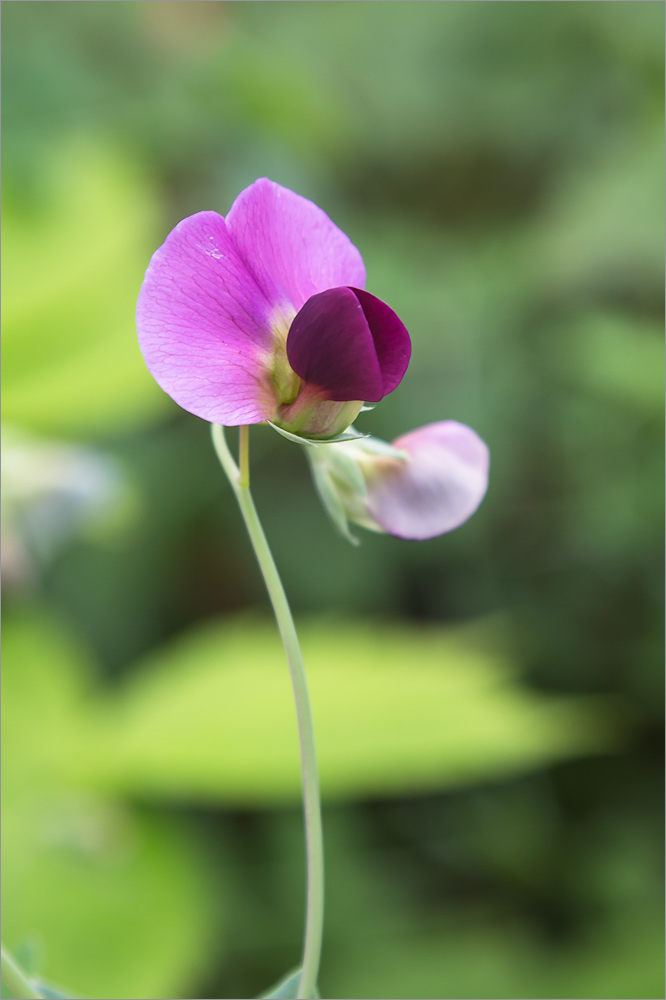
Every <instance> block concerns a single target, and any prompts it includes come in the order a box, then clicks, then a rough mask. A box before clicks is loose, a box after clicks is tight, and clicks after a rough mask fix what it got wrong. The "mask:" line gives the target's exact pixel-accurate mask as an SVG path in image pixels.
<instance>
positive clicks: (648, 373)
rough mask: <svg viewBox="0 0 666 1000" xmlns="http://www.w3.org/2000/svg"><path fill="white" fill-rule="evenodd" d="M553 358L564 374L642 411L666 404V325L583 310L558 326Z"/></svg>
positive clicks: (651, 411) (660, 409)
mask: <svg viewBox="0 0 666 1000" xmlns="http://www.w3.org/2000/svg"><path fill="white" fill-rule="evenodd" d="M553 341H555V342H554V343H553V344H552V351H551V360H552V363H553V365H558V367H559V368H560V370H561V371H562V374H563V376H564V377H566V378H567V379H569V380H571V381H575V382H578V383H579V384H580V385H581V386H582V387H583V388H585V389H587V390H589V391H591V392H593V393H595V394H599V395H602V396H604V397H605V398H607V399H608V400H609V401H611V402H616V403H619V404H621V405H625V406H628V407H631V408H632V409H633V410H637V411H638V412H639V413H647V414H660V413H662V412H663V408H664V378H663V369H664V341H663V329H662V328H661V327H660V326H659V325H657V324H656V323H652V322H646V321H645V320H640V319H637V318H635V317H630V316H624V315H622V314H615V313H611V312H596V313H589V314H587V315H583V316H580V317H579V318H577V319H576V320H575V321H574V322H573V323H571V324H570V325H569V326H568V327H566V328H565V329H563V330H558V332H557V337H556V338H553Z"/></svg>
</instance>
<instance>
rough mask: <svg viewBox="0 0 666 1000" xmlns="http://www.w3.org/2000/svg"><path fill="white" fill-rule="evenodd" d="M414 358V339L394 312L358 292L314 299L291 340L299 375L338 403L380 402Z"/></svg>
mask: <svg viewBox="0 0 666 1000" xmlns="http://www.w3.org/2000/svg"><path fill="white" fill-rule="evenodd" d="M410 353H411V342H410V339H409V334H408V333H407V330H406V329H405V327H404V326H403V324H402V323H401V321H400V320H399V319H398V317H397V316H396V314H395V313H394V312H393V310H392V309H390V308H389V307H388V306H387V305H386V303H384V302H382V301H381V299H378V298H376V297H375V296H374V295H370V294H369V293H368V292H364V291H362V290H361V289H358V288H329V289H328V291H326V292H320V293H319V294H318V295H313V296H312V297H311V298H309V299H308V301H307V302H306V303H305V305H304V306H303V308H302V309H301V310H300V312H299V313H298V315H297V316H296V317H295V319H294V321H293V322H292V324H291V327H290V329H289V336H288V337H287V357H288V359H289V364H290V365H291V367H292V368H293V369H294V371H295V372H296V373H297V375H300V377H301V378H302V379H305V380H306V381H307V382H311V383H312V384H314V385H317V386H319V387H320V388H321V389H323V390H324V391H325V392H326V395H327V397H328V398H329V399H332V400H338V401H341V400H351V399H363V400H367V401H368V402H372V403H377V402H379V400H380V399H383V397H384V396H386V395H387V394H388V393H389V392H392V391H393V389H395V387H396V386H397V385H398V383H399V382H400V380H401V379H402V377H403V375H404V374H405V371H406V369H407V365H408V364H409V357H410Z"/></svg>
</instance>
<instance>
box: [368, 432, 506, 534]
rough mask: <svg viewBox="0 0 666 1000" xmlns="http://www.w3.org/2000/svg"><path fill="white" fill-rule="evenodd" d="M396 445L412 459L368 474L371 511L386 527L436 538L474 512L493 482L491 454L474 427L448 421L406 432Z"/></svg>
mask: <svg viewBox="0 0 666 1000" xmlns="http://www.w3.org/2000/svg"><path fill="white" fill-rule="evenodd" d="M392 446H393V447H394V448H396V449H398V450H400V451H403V452H406V454H407V458H406V459H405V460H404V461H396V460H386V461H382V462H376V463H374V465H373V466H372V467H369V468H368V471H367V473H366V484H367V508H368V512H369V513H370V515H371V516H372V517H373V518H374V520H375V521H376V522H377V524H378V525H379V526H380V527H381V528H382V529H383V530H384V531H386V532H388V533H389V534H391V535H397V536H398V537H399V538H411V539H425V538H434V537H435V536H436V535H442V534H444V533H445V532H447V531H452V530H453V529H454V528H458V527H459V526H460V525H461V524H463V523H464V522H465V521H466V520H467V519H468V518H469V517H470V516H471V515H472V514H473V513H474V511H475V510H476V509H477V507H478V506H479V504H480V503H481V501H482V499H483V497H484V495H485V492H486V489H487V486H488V465H489V457H488V448H487V447H486V445H485V444H484V442H483V441H482V440H481V438H480V437H479V436H478V435H477V434H475V432H474V431H473V430H472V429H471V428H470V427H466V426H465V425H464V424H459V423H457V422H456V421H455V420H444V421H440V422H439V423H435V424H428V425H427V426H426V427H421V428H419V429H418V430H416V431H411V432H410V433H409V434H404V435H403V436H402V437H399V438H397V439H396V440H395V441H393V443H392ZM364 472H365V469H364Z"/></svg>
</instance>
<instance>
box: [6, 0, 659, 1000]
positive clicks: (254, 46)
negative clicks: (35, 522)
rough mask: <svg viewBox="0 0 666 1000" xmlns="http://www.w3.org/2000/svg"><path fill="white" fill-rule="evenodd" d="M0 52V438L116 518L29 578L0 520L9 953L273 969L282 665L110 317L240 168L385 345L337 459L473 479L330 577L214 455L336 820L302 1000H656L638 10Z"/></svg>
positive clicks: (99, 28)
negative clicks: (385, 453) (269, 608)
mask: <svg viewBox="0 0 666 1000" xmlns="http://www.w3.org/2000/svg"><path fill="white" fill-rule="evenodd" d="M2 49H3V51H2V56H3V60H2V64H3V133H4V135H3V138H4V140H5V141H4V145H3V222H4V244H3V249H4V251H5V253H4V260H3V265H4V278H5V281H4V284H3V293H4V296H3V335H4V336H3V361H4V371H3V383H4V393H3V412H4V415H5V417H6V419H7V420H11V422H12V423H16V424H18V425H19V432H20V425H24V426H25V427H26V428H27V429H33V430H35V431H38V432H42V433H45V434H47V435H48V436H49V437H50V438H54V437H57V436H58V435H66V436H68V437H69V438H70V439H71V440H72V443H76V440H79V439H80V440H86V442H87V443H88V444H89V445H93V446H94V445H95V444H96V443H98V442H99V443H102V444H103V447H104V449H105V452H107V453H108V454H109V455H111V456H112V458H114V459H115V460H116V461H117V462H118V463H119V467H122V468H123V469H124V470H125V472H126V475H127V478H128V481H129V482H130V483H131V484H132V488H133V489H134V491H135V495H136V497H137V501H138V502H137V504H136V506H135V508H134V519H133V520H132V521H131V522H130V520H129V519H128V520H126V521H124V522H122V524H120V525H119V527H118V528H117V530H116V531H115V533H113V534H112V535H111V534H109V535H108V537H105V539H104V540H103V542H102V541H100V540H99V539H97V540H96V541H95V540H93V539H92V538H91V537H90V535H87V536H86V537H81V538H78V539H76V538H71V539H70V540H69V541H67V542H66V543H63V545H62V547H61V548H60V549H59V550H58V551H57V552H55V553H54V554H53V555H52V556H50V557H49V560H48V561H46V560H45V559H41V560H40V559H35V560H34V564H31V565H30V570H31V572H29V573H23V574H21V573H20V572H15V568H16V567H15V564H12V558H11V557H12V552H13V550H14V545H15V543H16V538H15V534H14V533H15V532H16V531H22V532H24V533H27V534H26V543H27V551H28V552H34V551H35V547H34V546H33V548H30V544H29V543H30V541H31V539H30V537H27V535H28V534H29V529H30V519H28V518H26V517H25V516H24V512H23V511H22V510H21V509H20V505H19V508H17V509H16V510H12V518H10V519H9V520H5V521H3V578H4V581H5V584H6V590H5V594H6V596H5V608H4V623H5V635H4V649H3V652H4V653H5V656H4V660H3V668H4V670H3V686H4V689H5V692H6V694H5V706H4V711H3V734H4V735H3V750H4V755H3V775H4V782H3V795H4V796H5V802H6V805H5V822H6V831H5V836H4V839H3V852H4V859H5V864H4V873H5V880H4V881H5V901H4V916H5V928H6V929H7V930H8V932H9V936H10V942H9V943H10V944H11V945H13V946H14V947H15V948H16V949H17V950H18V948H19V946H20V945H21V944H22V942H24V941H35V940H37V942H38V943H41V945H42V947H41V954H42V956H43V958H42V959H40V960H39V962H38V964H37V967H36V969H37V972H36V974H38V975H43V976H45V977H47V978H46V981H51V979H53V981H54V982H57V983H63V984H65V985H66V987H67V991H69V989H70V988H71V990H72V992H73V993H75V994H77V995H88V996H125V997H131V996H136V997H139V996H141V997H146V996H152V997H157V996H176V995H179V996H217V997H219V996H235V997H240V996H255V995H257V994H258V993H260V992H261V991H262V990H264V989H265V984H266V983H269V982H272V981H274V980H275V979H277V977H278V976H279V974H280V973H281V971H282V970H283V969H286V968H292V967H293V966H294V965H295V963H296V962H297V961H298V955H299V954H300V949H301V941H300V936H301V931H302V889H303V857H302V836H303V835H302V828H301V819H300V815H299V813H298V809H297V807H296V800H297V795H298V793H297V763H296V755H295V734H294V732H293V728H294V727H293V721H292V720H293V712H292V709H291V706H290V704H289V694H288V680H287V675H286V670H285V665H284V663H283V661H282V655H281V652H280V650H279V645H278V641H277V638H276V637H275V635H274V634H273V631H272V627H271V626H269V625H268V623H267V622H266V621H265V620H264V619H261V618H258V617H256V616H255V611H254V609H255V608H262V609H263V608H265V598H264V594H263V591H262V589H261V582H260V580H259V578H258V575H257V573H256V571H255V569H254V566H253V564H252V563H251V561H250V553H249V549H248V547H247V544H246V541H245V538H244V536H243V534H242V531H241V530H240V527H239V521H238V515H237V512H236V510H235V508H234V506H233V497H232V496H231V495H230V492H229V491H228V490H225V484H224V481H223V478H222V476H221V474H220V472H219V469H218V468H217V466H216V463H215V460H214V457H213V456H212V453H211V449H210V443H209V435H208V431H207V428H206V427H205V426H203V425H202V424H200V422H198V421H196V420H195V419H194V418H189V417H188V416H187V415H185V414H179V413H178V411H177V410H176V408H175V407H174V406H172V405H171V404H170V402H169V400H168V399H167V397H165V396H164V395H163V394H162V393H161V392H160V391H159V390H158V389H157V388H156V386H155V385H154V384H153V383H152V381H151V380H150V377H149V376H148V375H147V373H146V372H145V369H144V366H143V363H142V361H141V358H140V356H139V354H138V352H137V349H136V341H135V332H134V324H133V314H134V307H135V301H136V295H137V292H138V288H139V285H140V282H141V278H142V275H143V271H144V269H145V267H146V265H147V263H148V260H149V258H150V254H151V253H152V252H153V250H154V249H155V247H156V246H157V245H158V244H159V242H160V241H161V240H162V239H163V237H164V235H165V234H166V233H167V232H168V231H169V230H170V228H171V227H172V226H173V225H175V223H176V222H177V221H178V220H179V219H181V218H182V217H184V216H185V215H187V214H190V213H192V212H196V211H199V210H201V209H208V208H212V209H216V210H218V211H221V212H225V211H226V209H227V208H228V206H229V205H230V204H231V202H232V200H233V198H234V197H235V195H236V194H237V193H238V191H239V190H240V189H241V188H242V187H244V186H245V185H246V184H248V183H250V182H251V181H252V180H254V178H255V177H257V176H262V175H268V176H271V177H273V178H274V179H275V180H277V181H279V182H281V183H283V184H286V185H288V186H291V187H293V188H294V189H295V190H298V191H300V192H302V193H303V194H305V195H307V196H309V197H311V198H313V199H314V200H315V201H317V202H318V203H320V204H321V205H322V206H323V207H324V208H325V209H326V210H327V211H328V212H329V214H330V215H331V217H332V218H334V219H335V221H336V222H338V223H339V224H340V225H341V226H342V227H343V228H344V230H345V231H346V232H347V233H349V235H350V237H351V238H352V239H353V240H354V242H355V243H356V244H357V245H358V246H359V248H360V249H361V251H362V253H363V256H364V259H365V262H366V265H367V270H368V288H369V289H370V290H371V291H372V292H374V293H375V294H378V295H380V296H381V297H384V298H385V299H386V300H387V301H389V303H390V304H391V306H392V307H393V308H394V309H396V311H397V312H398V314H399V315H400V316H401V318H402V319H403V320H404V321H405V322H406V324H407V326H408V328H409V329H410V333H411V335H412V339H413V345H414V351H413V357H412V362H411V365H410V370H409V372H408V374H407V377H406V378H405V380H404V382H403V383H402V385H401V387H400V389H399V391H397V392H396V393H394V394H392V395H391V396H390V397H389V398H388V399H386V400H384V401H383V403H382V404H381V405H380V406H378V407H377V408H376V409H375V410H374V411H373V412H372V413H364V414H362V415H361V416H359V419H358V429H359V430H360V431H363V432H364V433H365V432H367V433H371V434H375V435H377V436H378V437H382V438H385V439H387V440H390V439H391V438H393V437H395V436H396V435H397V434H399V433H402V432H404V431H406V430H408V429H410V428H413V427H416V426H418V425H419V424H423V423H426V422H428V421H431V420H438V419H445V418H455V419H459V420H463V421H466V422H468V423H470V424H471V425H472V426H473V427H475V429H477V430H478V431H479V433H481V435H482V436H483V437H484V438H485V439H486V440H487V441H488V443H489V445H490V449H491V455H492V469H491V483H490V490H489V493H488V496H487V498H486V500H485V501H484V504H483V505H482V507H481V509H480V510H479V512H478V513H477V514H476V515H475V517H474V518H473V519H472V520H471V521H470V523H469V524H468V525H466V526H464V527H463V528H462V529H461V530H460V531H458V532H455V533H453V534H451V535H448V536H445V537H444V538H441V539H438V540H435V541H433V542H430V543H428V544H425V545H407V544H404V545H403V544H401V543H400V542H398V541H396V540H395V539H388V538H383V537H376V536H372V535H370V534H369V533H366V532H362V533H361V532H359V535H360V536H361V535H362V542H363V544H362V545H361V546H360V548H359V549H352V547H351V546H348V545H345V544H344V543H343V542H342V541H341V540H340V539H339V538H338V537H337V536H336V535H335V533H334V532H333V531H332V530H331V527H330V524H329V523H328V521H327V519H326V517H325V514H324V513H323V512H322V510H321V506H320V504H319V502H318V500H317V498H316V496H315V494H314V490H313V488H312V483H311V480H310V476H309V473H308V469H307V464H306V462H305V460H304V457H303V455H302V453H301V449H299V448H296V447H295V446H294V445H293V444H291V443H289V442H287V441H284V440H282V439H281V438H279V437H278V436H277V435H276V434H275V433H274V432H273V431H272V430H270V429H269V428H262V429H257V430H256V432H255V431H253V433H252V469H253V472H252V474H253V481H254V492H255V496H256V499H257V505H258V507H259V510H260V512H261V515H262V518H263V519H264V522H265V525H266V528H267V533H268V535H269V538H270V540H271V544H272V546H273V548H274V552H275V555H276V558H277V562H278V564H279V566H280V568H281V570H282V572H283V574H284V577H285V584H286V588H287V591H288V593H289V595H290V598H291V599H292V602H293V604H294V606H295V609H296V612H297V618H298V620H299V621H300V620H303V621H304V622H307V623H308V624H307V627H306V628H305V633H304V638H305V647H306V648H305V653H306V658H307V661H308V668H309V670H310V672H311V675H312V682H313V695H314V699H315V710H316V713H317V725H318V730H319V731H318V734H317V735H318V743H319V749H320V755H321V757H322V768H323V771H324V781H325V785H326V790H327V794H328V802H329V803H331V804H330V805H329V806H328V807H327V816H326V822H325V826H326V841H327V863H328V868H329V878H328V885H327V893H328V903H327V938H326V948H325V952H324V965H323V969H322V977H321V983H322V989H323V992H324V994H325V995H327V996H338V997H352V996H354V997H359V996H365V997H372V996H382V997H391V996H395V997H398V996H414V997H434V996H437V997H441V996H458V997H470V998H471V997H477V996H487V997H495V998H503V997H507V998H508V997H522V996H525V997H535V996H537V997H538V996H541V997H549V996H561V997H583V998H597V997H618V998H619V997H623V996H624V997H626V996H644V997H653V996H659V995H663V992H662V993H661V994H660V991H661V990H662V987H661V985H660V984H659V983H655V980H656V976H657V975H659V976H661V972H662V969H663V964H662V959H663V950H662V941H661V923H662V918H661V914H660V908H659V907H660V900H659V899H658V898H657V896H658V893H659V892H660V889H661V886H662V884H663V876H662V875H661V873H660V865H661V859H662V856H663V855H662V850H663V844H662V835H661V831H662V822H663V811H662V793H663V789H662V783H661V778H660V774H661V771H660V767H661V758H662V742H661V739H660V729H659V727H660V725H661V711H662V705H663V566H662V564H661V557H660V553H661V551H662V548H663V425H662V401H663V398H662V395H661V391H662V371H663V264H664V258H663V230H662V224H661V220H662V219H663V68H664V48H663V5H660V4H655V3H638V4H630V3H591V2H585V3H575V4H503V5H500V4H494V5H493V4H463V3H448V4H447V3H438V4H434V3H433V4H425V3H421V4H413V3H406V2H398V3H391V4H351V3H346V4H334V3H329V4H317V5H314V4H295V3H261V2H260V3H252V4H242V3H228V4H205V3H197V4H192V3H189V4H188V3H168V4H146V3H134V2H130V3H124V4H114V3H96V4H74V3H65V4H51V3H46V2H37V3H30V4H25V3H24V4H21V3H14V4H5V5H4V6H3V38H2ZM82 137H85V138H82ZM19 493H20V491H19ZM5 510H6V505H5ZM14 515H15V517H14ZM36 516H40V511H39V510H38V509H37V510H35V509H33V510H31V518H34V517H36ZM41 516H42V518H47V517H54V518H56V519H57V517H58V513H57V507H55V508H54V507H53V506H52V505H51V506H49V507H48V509H47V511H46V512H45V511H43V510H42V512H41ZM19 568H20V567H19ZM31 587H32V588H33V589H34V590H35V592H36V594H38V595H39V597H38V604H39V605H40V611H39V613H36V612H34V611H30V610H29V609H30V607H31V605H33V606H34V600H33V598H34V597H35V594H33V595H32V597H31V594H30V588H31ZM26 590H27V593H26ZM44 608H46V609H47V611H46V614H45V613H44ZM248 609H252V614H248ZM331 611H333V612H334V613H335V614H334V616H333V617H331V618H329V619H324V618H322V614H327V613H330V612H331ZM489 614H490V615H496V616H500V618H501V620H502V621H507V622H509V623H510V630H511V633H512V641H511V642H510V643H506V642H505V641H504V639H503V638H502V636H501V634H500V633H497V632H494V631H493V630H490V632H489V633H488V634H487V635H486V636H485V637H481V636H480V635H478V634H477V632H478V631H479V630H481V625H480V623H481V622H483V621H484V620H485V619H486V617H487V616H488V615H489ZM461 621H465V622H467V623H468V627H467V629H466V630H463V631H459V630H458V629H457V628H456V627H454V624H453V623H456V622H461ZM65 622H66V623H67V624H66V625H65V624H64V623H65ZM206 623H208V624H206ZM388 623H390V625H389V624H388ZM474 623H476V624H474ZM86 650H90V652H86ZM380 661H381V662H380ZM509 663H510V664H511V666H509V665H508V664H509ZM137 664H138V666H135V665H137ZM216 700H219V704H218V703H217V701H216ZM625 719H627V720H630V724H629V725H626V724H624V725H621V726H618V722H619V721H620V720H625ZM271 737H272V738H271ZM608 750H611V751H613V752H611V753H608V752H607V751H608ZM149 801H150V805H148V802H149ZM193 803H195V805H194V806H193ZM289 803H291V805H290V804H289ZM209 841H210V842H211V843H212V844H213V845H214V852H213V855H211V854H210V852H209V850H208V846H209ZM212 897H214V899H215V904H214V905H213V903H212V901H211V898H212ZM228 914H233V919H228V917H227V915H228ZM655 970H656V971H655Z"/></svg>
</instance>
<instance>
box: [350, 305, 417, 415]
mask: <svg viewBox="0 0 666 1000" xmlns="http://www.w3.org/2000/svg"><path fill="white" fill-rule="evenodd" d="M352 292H354V294H355V295H356V297H357V299H358V300H359V302H360V303H361V308H362V310H363V313H364V315H365V318H366V320H367V322H368V326H369V327H370V333H371V334H372V339H373V341H374V345H375V351H376V354H377V360H378V362H379V368H380V371H381V373H382V381H383V392H382V396H388V394H389V392H393V390H394V389H395V388H396V387H397V386H398V385H400V383H401V382H402V379H403V377H404V374H405V372H406V371H407V365H408V364H409V359H410V357H411V354H412V342H411V340H410V339H409V334H408V332H407V327H406V326H405V325H404V323H403V322H402V321H401V320H400V319H399V318H398V316H396V314H395V313H394V312H393V310H392V309H391V308H390V307H389V306H387V305H386V303H385V302H382V300H381V299H378V298H377V297H376V295H371V294H370V292H365V291H363V290H362V289H360V288H352ZM365 399H367V400H370V397H369V396H366V397H365ZM373 402H374V400H373Z"/></svg>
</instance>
